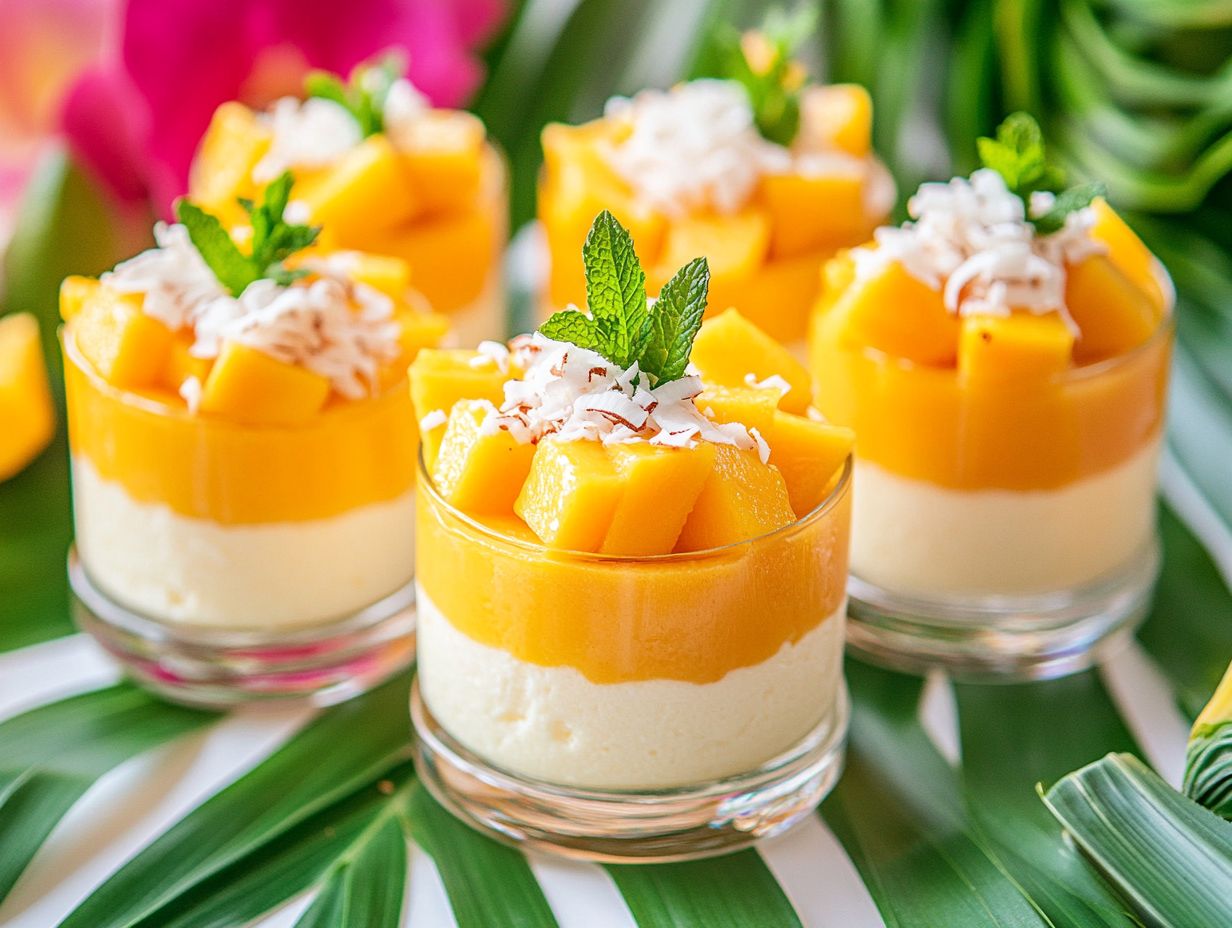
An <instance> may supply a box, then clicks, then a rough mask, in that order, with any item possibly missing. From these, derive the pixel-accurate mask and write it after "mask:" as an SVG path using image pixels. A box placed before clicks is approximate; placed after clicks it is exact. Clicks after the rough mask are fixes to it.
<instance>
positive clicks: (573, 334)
mask: <svg viewBox="0 0 1232 928" xmlns="http://www.w3.org/2000/svg"><path fill="white" fill-rule="evenodd" d="M539 331H540V332H541V333H542V334H543V335H545V336H546V337H547V338H550V339H553V340H554V341H558V342H569V343H570V344H572V345H577V346H578V347H579V348H586V349H588V350H590V351H598V352H599V353H600V354H603V352H602V351H601V350H600V345H599V332H598V330H597V329H596V327H595V320H593V319H591V318H590V317H589V316H587V315H586V314H585V313H580V312H578V311H577V310H576V309H566V310H564V311H563V312H559V313H553V314H552V315H551V316H550V317H548V319H547V320H546V321H545V322H544V323H543V325H541V326H539ZM604 357H607V355H604ZM608 360H609V361H610V360H612V359H611V358H608Z"/></svg>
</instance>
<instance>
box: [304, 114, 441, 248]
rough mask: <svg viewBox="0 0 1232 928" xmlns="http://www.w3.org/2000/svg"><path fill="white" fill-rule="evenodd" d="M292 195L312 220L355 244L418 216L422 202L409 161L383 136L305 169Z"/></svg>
mask: <svg viewBox="0 0 1232 928" xmlns="http://www.w3.org/2000/svg"><path fill="white" fill-rule="evenodd" d="M291 199H292V200H293V201H295V200H298V201H301V202H303V203H306V204H307V206H308V209H309V214H310V216H311V221H312V222H313V224H315V225H322V226H324V227H325V228H327V229H329V230H330V231H331V232H332V234H333V235H335V236H336V237H337V239H338V240H339V241H343V242H356V243H360V242H364V241H368V240H370V239H371V237H372V235H373V234H374V233H377V232H380V231H381V230H383V229H392V228H394V227H396V226H399V225H401V224H403V223H406V222H408V221H410V220H411V219H414V218H415V216H416V214H418V212H419V210H420V205H421V204H420V203H419V200H418V198H417V196H416V192H415V189H414V187H412V185H411V179H410V175H409V174H408V172H407V169H406V165H405V163H403V160H402V158H401V157H400V156H399V154H398V152H397V151H396V150H395V149H394V147H393V144H392V143H391V142H390V141H389V139H387V138H385V136H384V135H370V136H368V138H366V139H364V140H363V141H362V142H360V143H359V144H358V145H356V146H355V147H354V148H352V149H351V150H350V151H348V152H347V153H346V154H345V155H343V156H342V157H341V158H340V159H338V161H336V162H334V163H333V164H331V165H328V166H327V167H324V168H320V169H317V170H314V171H305V172H303V175H302V177H300V178H298V179H297V182H296V184H295V187H294V189H292V191H291ZM373 250H375V251H380V250H381V249H373Z"/></svg>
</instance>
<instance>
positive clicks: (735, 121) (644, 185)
mask: <svg viewBox="0 0 1232 928" xmlns="http://www.w3.org/2000/svg"><path fill="white" fill-rule="evenodd" d="M605 114H606V115H608V116H615V117H620V118H627V119H628V120H629V121H630V125H631V127H632V132H631V133H630V135H629V137H628V138H627V139H626V140H625V141H624V142H622V143H620V144H619V145H616V146H613V147H611V148H610V149H608V150H607V151H606V152H605V155H606V157H607V160H608V162H609V163H610V164H611V166H612V169H613V170H615V171H616V173H617V174H619V175H620V176H621V177H623V178H624V179H625V181H627V182H628V183H629V185H630V186H631V187H632V188H633V189H634V191H635V192H636V193H637V195H638V197H639V198H640V199H642V200H643V201H645V202H646V204H647V205H649V206H652V207H654V208H655V209H658V210H661V211H662V212H664V213H667V214H669V215H680V214H682V213H685V212H687V211H689V210H692V209H698V208H703V207H708V206H709V207H713V208H714V209H717V210H719V211H720V212H733V211H735V210H737V209H739V208H740V207H741V206H743V205H744V203H745V202H746V201H747V200H748V198H749V196H750V195H751V194H752V193H753V189H754V188H755V187H756V186H757V182H758V180H759V179H760V177H761V175H762V174H763V173H766V172H768V171H785V170H787V169H789V168H790V166H791V154H790V153H789V152H788V151H787V149H785V148H783V147H782V146H781V145H775V144H773V143H771V142H768V141H766V140H765V139H763V138H762V137H761V135H760V134H759V133H758V131H757V127H756V125H755V124H754V122H753V110H752V107H751V106H750V105H749V99H748V95H747V94H746V93H745V91H744V89H743V88H742V87H741V86H740V85H739V84H736V83H734V82H732V81H719V80H697V81H690V82H688V83H685V84H679V85H677V86H676V87H673V88H672V89H671V90H666V91H664V90H644V91H642V92H641V93H639V94H637V96H635V97H633V98H632V99H628V98H625V97H613V98H612V99H611V100H609V101H608V103H607V108H606V110H605Z"/></svg>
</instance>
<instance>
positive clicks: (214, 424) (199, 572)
mask: <svg viewBox="0 0 1232 928" xmlns="http://www.w3.org/2000/svg"><path fill="white" fill-rule="evenodd" d="M290 193H291V177H290V175H283V176H282V177H280V178H279V179H278V180H276V181H275V182H274V183H273V184H271V185H270V187H269V188H267V189H266V190H265V191H264V193H263V194H262V195H261V201H260V202H259V203H258V204H256V205H251V204H250V207H249V208H250V216H249V220H250V225H251V228H252V230H253V232H252V234H251V236H249V242H248V244H247V245H245V246H244V247H243V248H241V247H240V246H239V245H238V244H237V243H236V242H235V241H234V240H232V239H231V238H230V237H229V236H228V235H227V234H226V233H225V232H224V231H223V227H222V224H221V223H220V221H219V219H218V218H216V217H213V216H211V215H210V214H208V213H206V212H204V211H202V210H201V209H200V207H198V206H196V205H195V204H193V203H191V202H181V203H180V204H179V208H178V212H179V216H180V222H179V223H177V224H174V225H163V224H160V225H159V226H157V227H156V228H155V238H156V239H157V247H154V248H152V249H150V250H148V251H145V252H143V253H141V254H139V255H137V256H136V257H134V258H132V259H131V260H128V261H125V262H123V263H122V264H119V265H117V266H116V268H115V269H114V270H112V271H110V272H108V273H106V274H103V275H102V276H101V277H100V278H98V279H92V278H82V277H71V278H69V279H67V280H66V281H65V282H64V285H63V288H62V290H61V312H62V315H63V317H64V320H65V324H64V329H63V344H64V355H65V376H66V388H67V398H68V415H69V430H70V443H71V450H72V470H73V497H74V509H75V519H76V545H77V551H78V554H79V556H80V559H81V562H82V564H83V566H84V569H85V571H86V573H87V574H88V575H89V577H90V580H91V581H92V583H93V584H94V585H95V586H97V588H98V589H99V590H101V591H102V592H103V593H104V594H105V595H106V596H107V597H109V598H110V599H112V600H113V601H114V602H116V603H118V604H120V605H122V606H123V607H126V608H127V609H130V610H132V611H134V612H135V613H137V614H138V615H141V616H145V617H148V618H152V619H155V620H157V621H160V622H163V623H173V624H176V625H186V626H200V627H207V628H217V629H242V630H250V631H251V630H266V631H269V630H279V629H291V628H295V627H303V626H308V625H312V624H315V623H325V622H328V621H330V620H334V619H339V618H342V617H346V616H349V615H351V614H353V613H355V612H356V611H357V610H360V609H362V608H364V607H367V606H369V605H370V604H372V603H374V602H377V601H379V600H381V599H382V598H384V597H387V596H389V595H390V594H393V593H394V592H395V591H398V590H399V589H401V588H403V587H406V586H407V585H408V584H409V582H410V579H411V572H412V571H411V566H410V565H411V561H412V558H413V545H414V542H413V538H414V535H413V531H414V505H415V503H414V475H415V468H414V457H415V449H416V445H417V441H418V435H417V430H416V426H415V419H414V417H413V416H412V415H411V403H410V399H409V396H408V393H407V384H406V367H407V365H408V364H409V363H410V362H411V360H413V359H414V357H415V355H416V354H417V353H418V352H419V350H420V349H421V348H422V347H425V346H431V345H435V344H437V343H438V342H439V340H440V338H441V336H442V334H443V333H444V331H445V328H446V326H447V325H448V320H447V319H446V318H445V317H443V316H439V315H435V314H430V313H425V312H423V311H422V310H421V309H419V308H418V307H417V306H416V304H415V303H414V301H411V300H409V299H408V298H407V277H408V270H407V268H406V267H405V265H404V264H402V263H401V262H398V261H396V260H395V259H391V258H388V257H380V258H370V257H367V256H364V255H359V254H354V253H348V254H347V255H345V256H343V257H341V258H339V257H338V256H336V255H331V254H328V253H324V252H320V251H319V250H313V248H312V246H313V245H314V239H315V237H316V231H317V230H316V229H313V228H309V227H306V226H302V225H297V224H293V223H289V222H287V221H286V219H285V218H284V209H285V207H286V205H287V202H288V198H289V196H290Z"/></svg>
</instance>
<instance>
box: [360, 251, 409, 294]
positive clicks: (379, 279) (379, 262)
mask: <svg viewBox="0 0 1232 928" xmlns="http://www.w3.org/2000/svg"><path fill="white" fill-rule="evenodd" d="M344 253H345V254H347V255H348V258H347V274H348V276H350V278H351V279H352V280H353V281H355V282H356V283H360V284H366V285H367V286H369V287H371V288H372V289H373V290H379V291H380V292H381V293H384V294H385V295H386V296H388V297H390V298H391V299H394V300H401V299H404V298H405V297H406V291H407V290H409V289H410V287H411V266H410V265H409V264H407V263H406V260H405V259H403V258H397V257H394V256H393V255H378V254H373V253H372V252H370V251H352V252H344Z"/></svg>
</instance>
